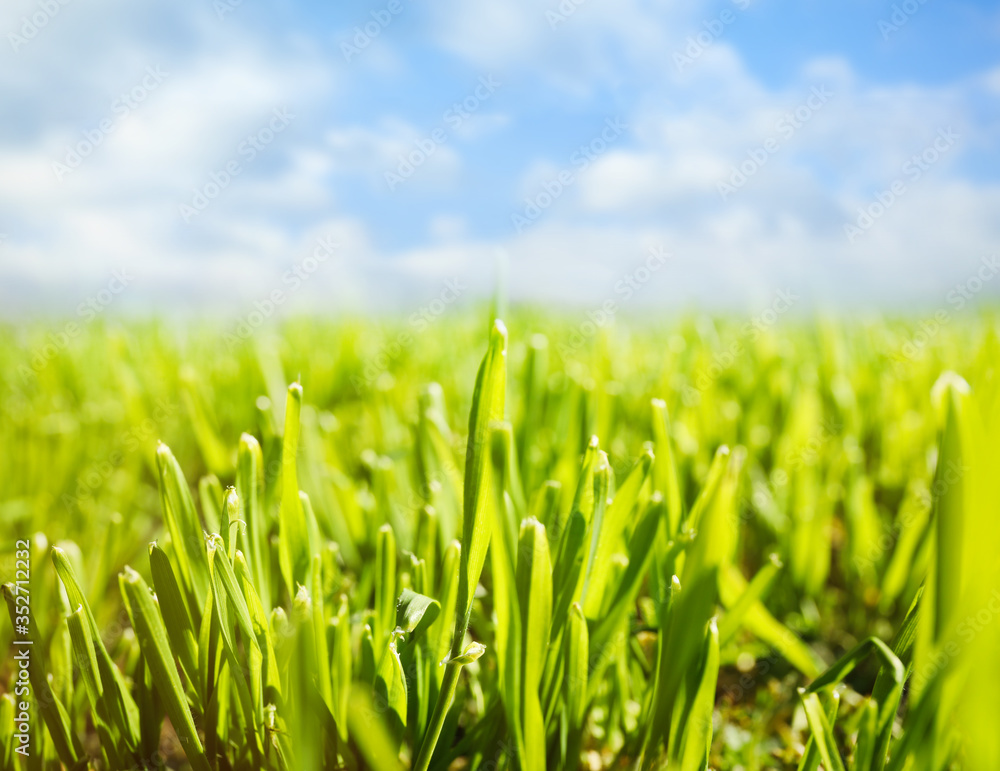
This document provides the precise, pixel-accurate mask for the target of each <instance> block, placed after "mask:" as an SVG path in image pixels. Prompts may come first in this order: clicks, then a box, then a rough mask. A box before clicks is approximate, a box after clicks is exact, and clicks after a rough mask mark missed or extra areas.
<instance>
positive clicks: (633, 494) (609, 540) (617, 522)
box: [581, 448, 653, 618]
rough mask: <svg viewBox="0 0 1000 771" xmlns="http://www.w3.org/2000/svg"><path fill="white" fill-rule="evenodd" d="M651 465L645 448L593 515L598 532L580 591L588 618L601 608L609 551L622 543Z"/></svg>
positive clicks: (647, 450)
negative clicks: (604, 505)
mask: <svg viewBox="0 0 1000 771" xmlns="http://www.w3.org/2000/svg"><path fill="white" fill-rule="evenodd" d="M652 465H653V453H652V452H651V451H650V450H649V449H648V448H647V449H645V450H644V451H643V453H642V455H640V456H639V462H638V463H637V464H636V466H635V468H633V469H632V473H630V474H629V475H628V477H627V478H626V480H625V482H624V483H623V484H622V486H621V487H619V488H618V490H617V491H616V493H615V497H614V499H613V500H612V501H611V503H610V504H609V505H608V506H607V509H606V511H605V513H604V516H603V517H602V518H601V521H600V523H598V522H597V519H596V518H595V521H594V529H595V531H596V530H597V529H598V527H599V528H600V532H595V536H594V537H595V538H596V539H597V540H596V544H597V548H596V551H595V552H594V553H593V556H592V558H591V560H590V564H589V565H588V568H587V576H586V578H585V579H584V584H583V592H582V594H581V598H582V604H583V611H584V613H585V614H586V615H587V617H588V618H595V617H597V615H598V614H599V613H600V611H601V608H602V604H603V600H604V588H605V585H606V584H607V580H608V572H607V566H608V565H609V563H610V560H611V555H612V554H613V553H615V552H616V551H619V550H620V548H621V547H623V546H624V535H625V530H626V527H627V525H628V524H629V518H630V517H631V514H632V511H633V510H634V509H635V506H636V503H637V501H638V499H639V492H640V490H641V489H642V487H643V485H644V484H645V483H646V480H647V479H648V478H649V473H650V469H651V467H652Z"/></svg>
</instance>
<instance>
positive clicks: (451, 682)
mask: <svg viewBox="0 0 1000 771" xmlns="http://www.w3.org/2000/svg"><path fill="white" fill-rule="evenodd" d="M506 380H507V328H506V327H505V326H504V325H503V322H502V321H500V320H499V319H497V320H496V321H494V323H493V327H492V329H491V330H490V341H489V347H488V349H487V351H486V356H485V357H484V358H483V361H482V364H480V366H479V373H478V374H477V375H476V386H475V389H474V391H473V394H472V409H471V411H470V413H469V442H468V446H467V448H466V455H465V487H464V505H463V514H462V550H461V558H460V567H459V580H458V597H457V600H456V605H455V632H454V635H453V637H452V645H451V657H452V659H455V658H456V657H457V656H459V655H461V650H462V645H463V640H464V639H465V633H466V630H467V629H468V627H469V616H470V614H471V612H472V597H473V593H474V592H475V588H476V585H477V584H478V583H479V577H480V575H481V573H482V571H483V563H484V562H485V561H486V550H487V548H488V547H489V542H490V534H491V532H492V528H493V522H492V521H491V516H490V507H492V506H494V505H495V501H494V499H493V496H494V493H493V489H492V488H493V479H492V477H493V469H492V467H491V466H492V464H491V437H490V424H491V423H492V422H494V421H500V420H503V417H504V396H505V393H506ZM459 669H460V667H459V666H454V667H453V666H450V665H449V667H448V668H447V669H446V671H445V676H444V680H443V681H442V686H441V691H440V692H439V694H438V699H437V704H436V705H435V707H434V714H433V715H432V717H431V721H430V723H429V725H428V730H427V734H426V735H425V737H424V741H423V743H422V745H421V748H420V752H419V754H418V756H417V759H416V761H415V764H414V768H415V769H417V771H426V769H427V767H428V765H429V764H430V761H431V757H432V755H433V753H434V748H435V746H436V745H437V740H438V736H440V733H441V727H442V726H443V724H444V719H445V716H446V715H447V713H448V709H449V708H450V707H451V700H452V699H453V698H454V694H455V688H456V686H457V684H458V673H459Z"/></svg>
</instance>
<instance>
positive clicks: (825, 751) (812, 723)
mask: <svg viewBox="0 0 1000 771" xmlns="http://www.w3.org/2000/svg"><path fill="white" fill-rule="evenodd" d="M802 706H803V707H804V708H805V711H806V720H807V721H808V723H809V730H810V731H812V739H813V741H814V742H815V744H816V751H817V752H818V753H819V757H820V760H821V761H822V762H823V768H824V769H825V770H826V771H845V769H844V761H843V760H842V759H841V757H840V752H839V751H838V750H837V743H836V740H835V739H834V736H833V728H832V727H831V726H830V722H829V721H828V720H827V717H826V713H825V712H824V711H823V706H822V705H821V704H820V702H819V696H817V695H816V694H815V693H803V694H802Z"/></svg>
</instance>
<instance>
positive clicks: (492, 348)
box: [0, 310, 1000, 771]
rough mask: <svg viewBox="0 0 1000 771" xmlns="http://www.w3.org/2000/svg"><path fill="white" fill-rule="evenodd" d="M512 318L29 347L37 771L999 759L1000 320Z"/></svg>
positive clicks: (0, 517) (14, 452)
mask: <svg viewBox="0 0 1000 771" xmlns="http://www.w3.org/2000/svg"><path fill="white" fill-rule="evenodd" d="M507 321H508V324H507V326H505V325H504V323H503V322H501V321H499V320H491V321H490V324H489V325H487V323H486V319H484V318H483V317H482V316H480V315H476V314H472V313H465V314H464V315H463V314H461V313H459V314H458V315H456V316H455V317H454V318H449V319H448V321H447V323H441V324H439V325H437V326H435V327H431V328H430V329H428V330H426V331H423V332H421V334H419V335H415V336H414V343H413V345H412V346H411V347H409V348H407V349H404V350H398V351H397V350H396V349H395V348H394V347H392V346H389V345H388V344H387V343H388V342H391V341H392V340H395V339H397V338H398V336H399V335H398V329H397V328H395V327H392V326H391V325H390V326H388V327H386V328H384V329H383V328H379V327H377V326H375V325H374V324H372V323H367V322H339V323H337V324H330V323H322V322H317V321H315V320H299V321H292V322H288V323H287V324H286V325H285V326H284V327H283V328H282V330H281V332H280V335H278V336H274V335H271V334H269V333H266V332H264V331H261V332H260V333H259V335H258V337H257V338H256V339H252V340H250V341H245V342H242V343H240V344H239V345H237V346H235V347H232V346H231V345H230V344H231V342H232V341H227V340H225V339H224V338H223V336H221V335H220V334H218V333H217V332H214V331H213V330H211V329H209V328H207V327H205V328H201V327H199V328H188V329H180V330H178V329H170V328H168V327H167V326H165V325H162V324H157V323H151V322H143V323H140V322H134V323H131V324H126V325H124V326H120V327H114V328H112V327H104V326H96V325H95V326H92V327H91V328H89V329H87V330H86V331H85V332H84V333H83V334H82V335H81V336H79V337H77V338H75V339H74V340H72V341H71V342H70V344H69V345H68V346H65V347H63V348H56V347H54V346H53V347H52V348H51V350H47V349H46V348H45V345H46V343H47V341H46V338H45V330H44V329H42V328H34V327H18V328H6V329H0V372H2V378H3V391H2V393H3V398H2V401H0V446H2V447H3V448H4V451H3V453H2V454H0V548H2V549H3V551H2V553H0V578H2V579H3V580H4V581H13V580H15V578H16V575H15V574H16V570H17V569H19V568H18V566H17V565H16V564H15V563H16V561H17V559H21V556H20V555H17V556H16V557H15V555H16V553H17V548H16V542H17V541H18V540H21V539H26V540H28V541H29V542H30V548H29V549H28V550H27V551H28V552H29V554H27V555H25V556H27V557H28V558H30V565H31V574H30V582H29V584H28V585H29V586H30V600H31V601H30V609H31V614H30V616H31V617H30V620H29V619H26V613H25V610H24V608H23V605H19V604H18V599H17V597H16V594H17V592H18V590H17V588H16V587H15V586H14V585H13V584H8V585H5V587H4V596H5V599H6V600H7V604H8V606H9V610H10V617H11V620H12V621H13V622H14V623H13V624H8V623H6V622H3V623H0V649H2V650H5V651H9V655H8V656H7V657H6V659H5V661H6V662H7V663H6V664H5V665H4V667H3V668H2V669H0V692H2V693H3V695H2V696H0V769H3V771H9V770H12V769H15V768H31V769H43V768H44V769H48V768H66V769H84V768H94V769H97V768H101V769H132V768H162V767H163V765H164V764H166V765H168V766H170V767H178V766H182V765H184V764H189V765H190V767H191V768H194V769H199V770H203V769H294V770H295V771H299V770H300V769H301V770H305V771H308V770H309V769H314V768H316V769H319V768H359V769H360V768H374V769H380V770H381V769H398V768H415V769H419V770H420V771H426V770H427V769H448V768H455V769H458V768H480V767H485V768H503V769H525V771H533V770H535V769H548V768H552V769H555V768H565V769H570V768H572V769H576V768H582V767H586V768H594V767H597V768H622V769H625V768H628V769H633V768H634V769H653V768H657V769H659V768H670V769H682V770H683V771H688V770H689V769H690V770H692V771H693V770H694V769H704V768H706V767H712V768H725V769H737V768H741V769H759V768H781V769H792V768H799V769H816V768H818V767H822V768H824V769H827V771H836V770H839V769H856V770H857V771H876V770H878V771H881V769H887V768H888V769H893V770H897V769H899V770H902V769H906V770H907V771H917V770H918V769H927V770H928V771H940V770H942V769H949V768H968V769H980V768H982V769H991V768H997V767H1000V740H998V739H997V737H996V731H995V726H996V725H997V724H998V720H1000V703H998V702H1000V688H998V685H1000V658H998V657H997V655H996V651H997V650H998V649H1000V567H998V565H1000V560H998V559H997V555H998V554H1000V525H998V524H997V517H998V516H1000V510H998V509H1000V507H998V503H1000V497H998V495H997V486H996V483H995V482H994V479H995V473H994V469H996V468H997V467H998V460H1000V458H998V457H997V453H998V448H1000V382H998V372H997V369H996V367H997V362H998V361H1000V358H998V354H1000V345H998V344H997V339H996V336H995V333H994V321H993V319H992V317H990V316H988V315H985V314H984V315H982V316H978V317H971V316H970V317H967V318H962V319H957V320H955V321H953V323H952V325H951V326H950V327H948V328H945V329H943V330H942V331H941V332H940V333H939V334H938V335H937V336H936V337H935V338H933V339H931V340H930V341H929V342H928V343H927V344H926V345H924V346H921V347H917V348H914V346H913V344H912V338H913V336H914V334H915V333H914V330H915V329H916V326H915V325H910V324H908V323H906V322H886V321H870V322H860V321H855V322H848V321H843V322H837V323H834V322H832V321H829V320H826V321H821V322H816V323H811V322H809V323H807V322H802V321H789V322H787V323H785V324H784V325H778V326H776V327H774V328H771V329H766V330H757V329H750V330H749V331H748V329H747V328H746V327H745V326H744V325H742V324H741V323H740V322H739V321H731V320H726V319H715V320H712V319H708V318H704V317H690V318H685V319H681V320H679V321H677V322H675V323H673V324H671V325H667V326H662V327H661V326H659V325H655V324H645V325H642V326H635V327H629V326H627V325H624V324H619V325H618V326H617V327H615V328H613V329H599V330H597V331H596V333H594V334H586V332H587V330H589V329H590V327H584V326H582V325H580V324H579V323H574V321H575V320H574V319H571V318H570V319H566V318H553V317H549V316H541V315H539V314H535V313H532V312H529V311H526V310H520V311H517V312H515V313H514V314H513V315H512V316H510V317H509V318H508V319H507ZM581 330H583V333H581ZM581 341H582V342H581ZM904 351H905V352H906V353H904ZM914 351H915V353H914ZM477 367H478V369H477ZM943 373H944V374H943ZM956 373H957V374H956ZM26 620H27V621H28V623H27V624H25V623H23V622H24V621H26ZM20 626H26V627H28V628H29V632H28V634H27V635H25V634H23V633H17V634H15V627H20ZM25 638H30V639H31V640H32V652H33V656H32V659H31V666H30V669H29V671H28V672H27V675H26V676H27V677H28V680H29V683H30V688H31V691H32V694H33V703H32V706H31V709H30V720H29V721H28V728H29V738H30V746H31V757H30V759H29V760H28V761H26V762H25V761H23V759H22V760H19V759H18V756H17V755H16V754H15V753H14V752H13V748H14V746H15V743H16V741H17V739H16V736H15V732H16V730H17V729H18V726H19V725H21V721H20V719H19V718H18V713H19V711H20V709H21V707H20V704H19V700H18V699H16V698H15V697H14V695H13V691H14V688H15V687H16V686H17V684H18V681H17V677H18V675H17V664H16V660H15V659H14V658H13V656H14V653H15V652H16V651H17V650H20V648H18V647H15V646H14V641H15V639H16V640H19V641H20V640H23V639H25Z"/></svg>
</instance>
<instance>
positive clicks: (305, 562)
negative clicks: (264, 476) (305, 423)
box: [278, 383, 311, 597]
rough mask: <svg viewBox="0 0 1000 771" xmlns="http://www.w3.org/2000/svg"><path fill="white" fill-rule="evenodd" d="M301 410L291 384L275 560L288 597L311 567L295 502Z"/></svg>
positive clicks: (302, 515)
mask: <svg viewBox="0 0 1000 771" xmlns="http://www.w3.org/2000/svg"><path fill="white" fill-rule="evenodd" d="M301 410H302V386H301V385H299V384H298V383H292V384H291V385H290V386H289V387H288V398H287V399H286V401H285V433H284V437H283V438H282V445H281V509H280V525H279V528H280V538H279V547H278V548H279V556H280V564H281V574H282V576H283V577H284V579H285V589H286V590H287V591H288V594H289V595H290V596H292V597H294V596H295V593H296V591H297V589H296V587H297V586H308V585H309V581H308V573H309V567H310V564H311V561H310V554H309V528H308V525H307V524H306V516H305V513H304V512H303V511H302V504H301V502H300V500H299V476H298V461H297V458H296V456H297V455H298V451H299V423H300V417H299V416H300V413H301Z"/></svg>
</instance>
